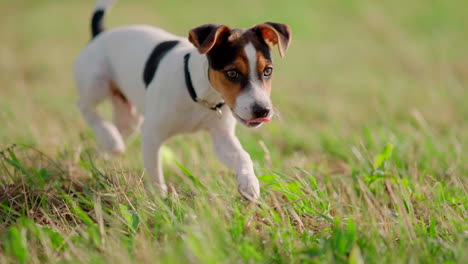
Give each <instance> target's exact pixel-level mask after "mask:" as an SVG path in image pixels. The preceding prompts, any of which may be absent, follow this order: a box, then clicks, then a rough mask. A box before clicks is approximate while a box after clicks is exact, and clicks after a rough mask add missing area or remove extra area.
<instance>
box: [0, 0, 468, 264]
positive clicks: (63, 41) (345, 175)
mask: <svg viewBox="0 0 468 264" xmlns="http://www.w3.org/2000/svg"><path fill="white" fill-rule="evenodd" d="M93 5H94V1H58V0H21V1H5V0H0V32H1V37H0V151H1V154H0V245H1V247H0V263H10V262H17V263H43V262H50V263H76V262H82V263H129V262H133V263H158V262H160V263H467V262H468V251H467V249H468V220H467V219H468V213H467V208H468V192H467V189H468V177H467V176H468V156H467V155H466V153H467V148H468V107H467V105H466V102H467V101H468V92H467V89H468V87H467V86H468V56H467V54H468V53H467V47H468V34H467V31H466V29H467V28H468V19H467V16H466V10H468V2H467V1H462V0H459V1H457V0H454V1H443V0H430V1H423V0H417V1H411V2H408V1H403V0H393V1H390V0H389V1H371V0H368V1H365V0H347V1H344V0H341V1H339V0H332V1H310V0H307V1H306V0H298V1H294V2H291V1H279V0H273V1H246V0H241V1H236V2H222V1H213V0H201V1H196V2H195V1H192V2H188V1H165V2H163V1H123V0H122V1H119V2H118V3H117V4H116V5H115V7H114V8H113V9H112V11H111V13H110V14H109V16H108V17H107V21H106V23H107V25H108V27H115V26H118V25H123V24H132V23H147V24H151V25H155V26H161V27H163V28H165V29H168V30H170V31H172V32H176V33H178V34H180V35H186V34H187V31H188V29H189V28H192V27H194V26H196V25H199V24H203V23H209V22H215V23H224V24H227V25H230V26H233V27H236V26H237V27H248V26H251V25H253V24H257V23H261V22H265V21H277V22H285V23H288V24H290V25H291V27H292V29H293V42H292V45H291V48H290V50H289V51H288V53H287V54H286V58H285V59H284V60H280V59H279V56H278V55H277V54H275V55H276V58H277V59H276V61H275V64H276V65H275V66H276V69H277V70H276V73H275V80H274V83H273V88H274V89H273V95H272V96H273V101H274V102H275V105H276V108H277V109H278V111H279V112H280V116H279V118H276V119H275V120H274V122H273V123H272V124H268V125H266V126H264V127H262V128H260V129H257V130H249V129H246V128H241V127H239V129H238V135H239V137H240V139H241V141H242V143H243V145H244V147H245V148H246V149H247V151H248V152H249V153H250V154H251V156H252V158H253V160H254V164H255V169H256V172H257V176H258V177H259V178H260V180H261V182H262V197H261V205H260V206H258V205H253V204H249V203H247V202H245V201H243V200H242V199H241V198H240V197H239V194H238V193H237V191H236V182H235V177H234V175H233V172H232V171H230V170H228V169H227V168H225V167H224V166H222V165H221V164H220V163H219V162H218V161H217V160H216V159H215V157H214V155H213V153H212V151H211V142H210V140H209V138H208V136H207V135H204V134H195V135H191V136H183V137H178V138H175V139H173V140H171V141H170V142H169V143H168V145H167V146H168V150H166V154H167V155H166V156H167V157H166V159H165V162H164V163H165V167H164V170H165V174H166V179H167V181H168V182H169V183H170V185H171V186H172V187H171V188H173V189H174V190H176V192H177V195H176V196H174V197H171V198H170V199H168V200H160V199H158V198H156V197H153V196H151V195H150V194H148V193H147V192H146V191H145V186H144V184H143V182H144V177H145V175H144V173H143V169H142V158H141V154H140V148H139V144H140V142H139V138H138V137H137V138H135V139H133V140H131V141H130V142H128V151H127V153H126V154H124V155H123V156H120V157H114V158H111V159H107V158H106V157H105V156H104V155H102V154H100V153H99V151H98V150H97V149H96V148H95V145H96V142H95V139H94V136H93V134H92V132H91V130H90V128H89V127H87V126H86V125H85V124H84V121H83V120H82V118H81V116H80V115H79V113H78V111H77V109H76V107H75V101H76V97H77V95H76V92H75V88H74V84H73V78H72V63H73V60H74V59H75V57H76V56H77V54H78V53H79V52H80V50H81V49H82V48H83V46H84V45H85V44H86V43H87V41H88V40H89V37H90V34H89V31H88V25H89V17H90V10H91V9H92V6H93ZM103 110H104V111H105V112H106V113H107V114H108V113H109V107H108V106H104V107H103ZM171 153H172V154H173V158H171V155H170V154H171ZM178 164H180V166H179V165H178ZM184 171H186V172H188V174H190V175H193V177H189V175H186V174H187V173H184Z"/></svg>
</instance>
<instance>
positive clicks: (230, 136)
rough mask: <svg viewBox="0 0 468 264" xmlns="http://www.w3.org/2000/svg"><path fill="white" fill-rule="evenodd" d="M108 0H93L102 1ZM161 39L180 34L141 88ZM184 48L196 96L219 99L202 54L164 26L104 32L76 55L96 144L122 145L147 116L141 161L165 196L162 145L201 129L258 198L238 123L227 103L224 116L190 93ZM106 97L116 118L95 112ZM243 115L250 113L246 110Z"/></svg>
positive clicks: (244, 188)
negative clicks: (116, 92) (116, 91)
mask: <svg viewBox="0 0 468 264" xmlns="http://www.w3.org/2000/svg"><path fill="white" fill-rule="evenodd" d="M110 2H111V1H105V0H100V1H98V3H99V4H103V5H104V4H105V7H107V6H108V5H107V4H108V3H110ZM166 40H179V41H180V43H179V44H178V45H177V46H176V47H175V48H174V49H172V50H171V51H170V52H169V53H167V54H166V56H165V57H164V58H163V59H162V60H161V62H160V64H159V67H158V70H157V72H156V75H155V76H154V78H153V81H152V82H151V83H150V84H149V86H148V87H147V89H146V88H145V85H144V83H143V78H142V76H143V69H144V66H145V63H146V60H147V59H148V57H149V55H150V53H151V52H152V50H153V48H154V47H155V45H157V44H158V43H160V42H162V41H166ZM188 52H189V53H190V54H191V56H190V63H189V70H190V73H191V77H192V82H193V86H194V87H195V90H196V92H197V94H198V96H199V97H200V98H203V99H205V100H207V101H209V102H213V103H217V102H220V101H222V98H221V97H220V95H219V94H218V93H217V92H216V91H215V89H213V88H212V87H211V85H210V82H209V80H208V76H207V71H208V62H207V58H206V56H205V55H200V54H199V53H198V52H197V50H196V49H195V48H194V47H193V46H192V44H190V43H189V42H188V41H187V39H186V38H181V37H177V36H174V35H172V34H170V33H168V32H166V31H164V30H162V29H157V28H153V27H150V26H144V25H136V26H126V27H120V28H116V29H112V30H108V31H104V32H102V33H101V34H99V35H98V36H97V37H96V38H95V39H94V40H93V41H91V42H90V43H89V44H88V45H87V46H86V47H85V48H84V50H83V51H82V53H81V54H80V55H79V57H78V58H77V60H76V62H75V67H74V72H75V79H76V84H77V90H78V94H79V99H78V107H79V109H80V111H81V113H82V114H83V116H84V119H85V120H86V121H87V123H88V124H89V125H90V126H91V128H92V129H93V130H94V132H95V134H96V137H97V140H98V142H99V144H100V145H101V147H102V148H103V149H104V150H105V151H110V152H123V151H124V150H125V145H124V140H123V136H125V135H128V134H130V133H132V132H133V131H134V130H136V129H138V127H139V125H140V123H141V120H142V115H144V121H143V126H142V152H143V159H144V165H145V169H146V172H147V173H148V175H149V179H150V180H151V181H152V182H153V183H154V184H155V186H156V187H157V188H159V190H160V192H161V194H162V195H163V196H165V195H166V193H167V186H166V184H165V181H164V177H163V171H162V167H161V151H160V149H161V145H162V144H163V143H164V141H165V140H167V139H168V138H169V137H171V136H174V135H176V134H180V133H186V132H194V131H197V130H206V131H208V132H209V133H210V134H211V136H212V138H213V147H214V150H215V152H216V154H217V156H218V158H219V159H220V160H221V161H222V162H223V163H225V164H226V165H227V166H229V167H231V168H233V169H234V170H235V173H236V177H237V180H238V183H239V188H238V189H239V192H241V194H242V195H244V196H245V197H247V198H250V199H251V200H255V199H257V198H258V197H259V195H260V187H259V182H258V180H257V178H256V176H255V173H254V169H253V164H252V160H251V159H250V156H249V154H248V153H247V152H246V151H245V150H244V149H243V148H242V146H241V144H240V142H239V140H238V139H237V137H236V136H235V124H236V121H235V118H234V117H233V115H232V113H231V111H230V109H229V108H228V107H227V106H224V107H223V108H222V115H221V116H218V114H217V113H216V112H215V111H212V110H210V109H208V108H206V107H205V106H203V105H201V104H198V103H195V102H193V101H192V99H191V98H190V95H189V93H188V91H187V88H186V84H185V79H184V71H183V61H184V59H183V57H184V55H185V54H186V53H188ZM249 56H250V55H249ZM109 81H112V82H113V83H115V85H116V86H117V87H118V88H119V89H120V90H121V92H122V93H123V94H124V95H125V96H126V98H127V99H128V101H129V102H130V104H129V103H125V102H124V101H122V100H121V99H120V98H118V97H116V96H113V94H112V93H111V91H110V87H109ZM257 93H259V92H258V89H255V94H253V95H242V97H241V98H239V100H238V104H239V105H242V101H249V102H250V101H251V99H248V97H250V96H257V95H258V96H260V94H257ZM261 96H263V95H261ZM107 98H111V100H112V101H113V105H114V107H115V110H114V114H115V116H114V124H112V123H110V122H107V121H104V120H103V119H102V117H101V116H100V115H99V114H98V113H97V111H96V106H97V105H98V104H99V103H100V102H102V101H103V100H104V99H107ZM239 102H240V103H239ZM236 111H237V110H236ZM239 111H240V110H239ZM242 111H244V110H242ZM242 116H244V117H246V118H249V117H247V114H246V113H244V112H243V114H242Z"/></svg>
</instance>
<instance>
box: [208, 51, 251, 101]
mask: <svg viewBox="0 0 468 264" xmlns="http://www.w3.org/2000/svg"><path fill="white" fill-rule="evenodd" d="M227 70H236V71H238V72H239V73H241V74H243V75H244V76H248V74H249V64H248V61H247V57H246V56H245V54H243V55H239V57H238V58H237V59H236V60H235V61H234V62H233V63H231V64H229V65H227V66H226V67H225V68H224V69H223V70H222V71H216V70H213V69H211V68H210V70H209V76H210V82H211V85H212V86H213V88H215V89H216V91H218V92H219V93H220V94H221V95H222V96H223V98H224V100H225V101H226V104H227V105H228V106H229V107H231V108H234V107H235V106H236V98H237V96H239V94H240V93H241V92H242V90H243V87H242V83H241V82H232V81H230V80H228V79H227V78H226V76H225V75H224V71H227Z"/></svg>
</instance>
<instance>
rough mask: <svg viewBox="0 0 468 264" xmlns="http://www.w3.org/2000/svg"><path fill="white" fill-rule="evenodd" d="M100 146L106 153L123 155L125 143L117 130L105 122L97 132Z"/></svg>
mask: <svg viewBox="0 0 468 264" xmlns="http://www.w3.org/2000/svg"><path fill="white" fill-rule="evenodd" d="M96 137H97V139H98V142H99V146H100V147H101V148H102V149H103V150H104V151H106V152H112V153H123V152H124V151H125V143H124V141H123V139H122V136H121V135H120V133H119V131H118V130H117V128H116V127H115V126H114V125H113V124H111V123H108V122H103V123H102V124H101V126H100V127H99V128H98V129H97V130H96Z"/></svg>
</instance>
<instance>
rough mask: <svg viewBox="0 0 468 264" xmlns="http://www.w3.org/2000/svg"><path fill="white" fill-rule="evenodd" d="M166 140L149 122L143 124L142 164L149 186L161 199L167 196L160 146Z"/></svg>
mask: <svg viewBox="0 0 468 264" xmlns="http://www.w3.org/2000/svg"><path fill="white" fill-rule="evenodd" d="M166 138H167V137H164V136H162V135H161V134H160V133H158V130H157V127H155V124H154V123H152V122H150V120H145V121H144V122H143V127H142V131H141V149H142V152H143V163H144V166H145V169H146V173H147V174H148V176H149V180H150V184H151V185H152V186H154V187H155V188H156V189H157V190H158V191H159V195H160V196H161V197H162V198H166V196H167V186H166V183H165V181H164V175H163V170H162V164H161V146H162V144H163V143H164V141H165V140H166ZM150 189H151V188H150Z"/></svg>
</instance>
